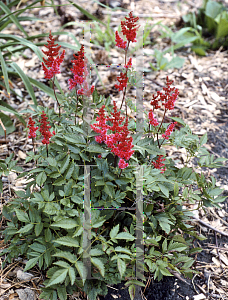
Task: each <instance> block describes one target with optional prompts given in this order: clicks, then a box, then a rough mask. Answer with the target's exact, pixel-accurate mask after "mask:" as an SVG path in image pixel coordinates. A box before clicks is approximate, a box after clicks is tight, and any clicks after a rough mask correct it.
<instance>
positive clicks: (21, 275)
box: [17, 270, 34, 280]
mask: <svg viewBox="0 0 228 300" xmlns="http://www.w3.org/2000/svg"><path fill="white" fill-rule="evenodd" d="M32 277H34V276H33V275H32V274H30V273H27V272H23V271H21V270H18V271H17V278H18V279H19V280H29V279H31V278H32Z"/></svg>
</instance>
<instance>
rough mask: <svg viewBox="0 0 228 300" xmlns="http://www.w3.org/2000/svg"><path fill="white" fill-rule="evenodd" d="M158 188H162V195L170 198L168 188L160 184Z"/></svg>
mask: <svg viewBox="0 0 228 300" xmlns="http://www.w3.org/2000/svg"><path fill="white" fill-rule="evenodd" d="M158 186H159V187H160V189H161V191H162V193H163V194H164V195H165V196H166V197H167V198H168V197H169V190H168V189H167V187H166V186H164V185H163V184H161V183H158Z"/></svg>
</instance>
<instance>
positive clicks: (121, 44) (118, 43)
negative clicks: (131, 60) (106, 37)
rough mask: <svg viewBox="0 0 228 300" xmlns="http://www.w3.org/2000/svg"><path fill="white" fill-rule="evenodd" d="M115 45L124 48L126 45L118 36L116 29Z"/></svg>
mask: <svg viewBox="0 0 228 300" xmlns="http://www.w3.org/2000/svg"><path fill="white" fill-rule="evenodd" d="M115 41H116V46H117V47H119V48H122V49H125V48H126V46H127V42H126V41H124V40H123V39H122V38H121V37H120V36H119V33H118V31H116V39H115Z"/></svg>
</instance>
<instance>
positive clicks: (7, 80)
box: [0, 50, 10, 95]
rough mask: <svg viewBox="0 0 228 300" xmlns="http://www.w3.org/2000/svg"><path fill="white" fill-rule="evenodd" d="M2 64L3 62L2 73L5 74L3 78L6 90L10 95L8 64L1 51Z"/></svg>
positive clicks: (0, 59) (0, 60)
mask: <svg viewBox="0 0 228 300" xmlns="http://www.w3.org/2000/svg"><path fill="white" fill-rule="evenodd" d="M0 62H1V68H2V73H3V77H4V82H5V86H6V90H7V93H8V95H10V87H9V78H8V72H7V68H6V63H5V60H4V58H3V55H2V52H1V50H0Z"/></svg>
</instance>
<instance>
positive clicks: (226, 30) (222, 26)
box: [215, 11, 228, 39]
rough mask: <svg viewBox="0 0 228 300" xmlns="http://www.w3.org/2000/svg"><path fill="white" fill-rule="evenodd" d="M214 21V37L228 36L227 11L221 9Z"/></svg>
mask: <svg viewBox="0 0 228 300" xmlns="http://www.w3.org/2000/svg"><path fill="white" fill-rule="evenodd" d="M215 21H216V22H217V23H218V27H217V30H216V39H220V38H222V37H226V36H228V12H227V11H223V12H222V13H221V14H219V15H218V16H217V17H216V19H215Z"/></svg>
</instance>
